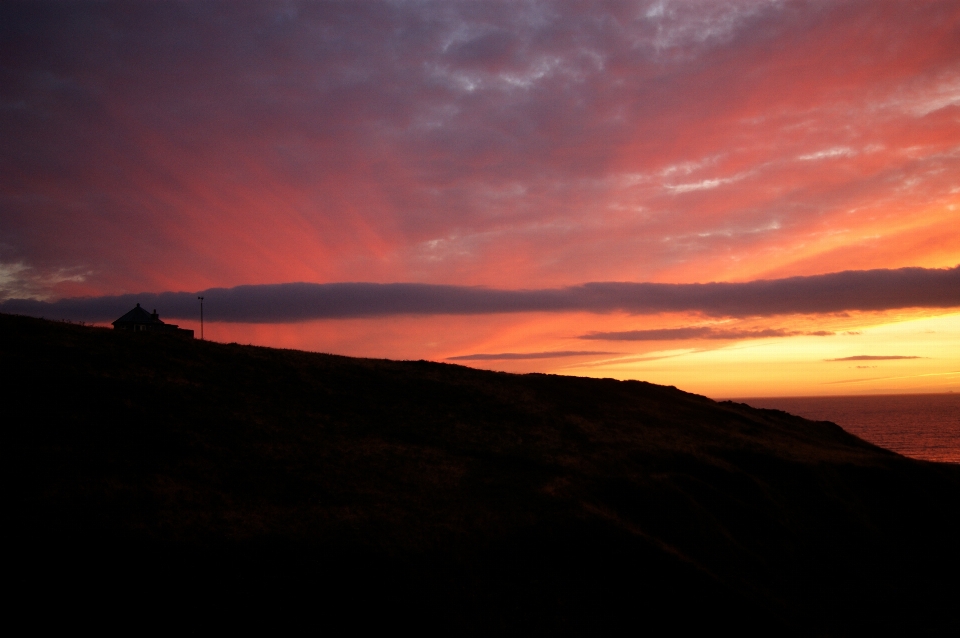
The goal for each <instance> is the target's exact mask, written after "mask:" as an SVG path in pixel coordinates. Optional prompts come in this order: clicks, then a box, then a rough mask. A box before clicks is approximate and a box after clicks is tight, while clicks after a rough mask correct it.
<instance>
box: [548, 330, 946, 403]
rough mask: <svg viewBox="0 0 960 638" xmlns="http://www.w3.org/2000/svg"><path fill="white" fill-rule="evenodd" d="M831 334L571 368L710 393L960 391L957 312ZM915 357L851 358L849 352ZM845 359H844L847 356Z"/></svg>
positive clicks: (656, 354) (671, 352)
mask: <svg viewBox="0 0 960 638" xmlns="http://www.w3.org/2000/svg"><path fill="white" fill-rule="evenodd" d="M850 332H852V333H855V334H849V333H841V334H837V335H835V336H831V337H817V336H798V337H785V338H775V339H758V340H756V341H751V342H739V343H736V344H730V345H727V346H724V347H720V348H715V349H710V350H696V349H690V350H686V351H683V350H669V351H667V350H665V351H657V352H647V353H645V354H644V355H643V356H642V357H636V356H634V357H622V358H620V359H608V360H606V361H604V362H602V363H600V364H599V365H581V366H576V369H574V368H573V367H571V368H569V369H567V370H566V371H565V372H566V373H567V374H582V375H585V376H592V377H613V378H619V379H642V380H646V381H650V382H653V383H660V384H666V385H675V386H677V387H679V388H682V389H684V390H688V391H691V392H697V393H700V394H706V395H708V396H712V397H737V396H740V397H743V396H800V395H841V394H871V393H893V392H949V391H956V390H960V314H950V315H941V316H937V317H926V318H920V319H911V320H907V321H896V322H891V323H886V324H880V325H876V326H871V327H867V328H863V329H860V330H856V331H850ZM863 356H867V357H911V358H901V359H894V358H889V359H887V358H884V359H862V360H858V359H850V358H851V357H863ZM844 359H846V360H844Z"/></svg>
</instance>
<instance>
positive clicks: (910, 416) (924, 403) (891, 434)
mask: <svg viewBox="0 0 960 638" xmlns="http://www.w3.org/2000/svg"><path fill="white" fill-rule="evenodd" d="M735 400H736V401H739V402H741V403H746V404H747V405H751V406H753V407H755V408H774V409H777V410H783V411H785V412H790V413H791V414H796V415H798V416H802V417H804V418H806V419H812V420H815V421H833V422H834V423H836V424H837V425H839V426H840V427H842V428H843V429H844V430H846V431H847V432H850V433H851V434H855V435H856V436H859V437H860V438H861V439H864V440H866V441H870V442H871V443H874V444H876V445H879V446H880V447H885V448H887V449H888V450H893V451H894V452H899V453H900V454H903V455H904V456H909V457H912V458H915V459H924V460H927V461H945V462H949V463H960V393H950V394H891V395H870V396H850V397H783V398H770V397H764V398H762V399H735Z"/></svg>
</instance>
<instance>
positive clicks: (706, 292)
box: [0, 0, 960, 398]
mask: <svg viewBox="0 0 960 638" xmlns="http://www.w3.org/2000/svg"><path fill="white" fill-rule="evenodd" d="M958 222H960V4H957V3H956V2H955V1H954V0H951V1H946V2H915V1H912V2H894V1H890V2H875V1H863V2H856V1H850V2H839V1H838V2H799V1H798V2H792V1H791V2H780V1H750V2H747V1H742V2H741V1H730V2H722V1H719V0H715V1H709V2H679V1H674V2H667V1H661V0H656V1H642V2H521V1H512V2H492V1H491V2H456V1H452V0H445V1H442V2H401V1H393V2H373V1H365V2H342V3H341V2H309V3H299V2H136V1H128V2H59V3H50V2H41V1H31V2H16V1H6V2H3V3H2V4H0V312H17V313H21V314H28V315H33V316H43V317H47V318H55V319H66V320H70V321H84V322H89V323H95V324H98V325H109V323H110V321H112V319H114V318H116V317H119V316H120V315H121V314H123V313H124V312H126V310H129V309H130V308H131V307H132V306H133V305H134V304H135V303H142V304H143V305H144V306H145V307H148V309H150V310H152V309H154V308H156V309H157V311H158V312H159V313H160V316H161V318H162V319H164V320H166V321H170V322H173V323H177V324H179V325H180V326H181V327H186V328H192V329H196V330H198V331H199V305H198V302H197V300H196V297H197V296H198V295H203V296H204V297H205V301H204V303H205V306H204V313H205V319H206V321H205V325H204V334H205V336H206V337H207V338H209V339H212V340H215V341H223V342H239V343H252V344H257V345H266V346H274V347H284V348H299V349H305V350H312V351H320V352H333V353H337V354H344V355H350V356H365V357H384V358H394V359H428V360H433V361H442V362H447V363H455V364H459V365H469V366H473V367H479V368H486V369H493V370H503V371H508V372H545V373H556V374H572V375H580V376H598V377H613V378H621V379H642V380H647V381H651V382H655V383H662V384H666V385H674V386H677V387H680V388H682V389H684V390H688V391H691V392H697V393H701V394H706V395H708V396H711V397H715V398H726V397H758V396H791V395H827V394H869V393H889V392H949V391H955V390H957V391H960V223H958Z"/></svg>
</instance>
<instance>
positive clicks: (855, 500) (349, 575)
mask: <svg viewBox="0 0 960 638" xmlns="http://www.w3.org/2000/svg"><path fill="white" fill-rule="evenodd" d="M0 361H2V364H3V369H4V382H3V384H2V385H0V387H2V393H3V394H2V405H3V406H4V407H3V414H4V419H3V421H4V433H5V437H6V440H5V443H4V447H5V449H6V450H8V452H7V457H8V458H10V459H11V468H10V475H11V476H12V477H13V490H12V492H13V498H12V501H13V505H12V512H11V514H12V515H11V516H10V518H9V520H10V523H9V526H10V527H11V528H12V539H13V540H12V541H10V542H12V543H13V547H15V548H16V556H17V557H18V559H17V561H16V565H15V567H14V570H13V571H12V572H9V573H8V575H9V576H10V577H11V578H13V580H14V581H16V582H17V583H20V584H21V586H22V588H24V591H41V592H43V595H45V596H48V597H49V598H50V600H51V601H59V602H56V604H63V601H64V600H68V599H69V600H78V599H84V597H85V596H94V595H97V596H100V595H106V594H103V591H110V592H112V593H111V594H110V596H113V598H110V600H111V601H115V600H117V598H116V597H118V596H119V597H126V599H128V600H130V599H135V600H138V601H143V600H145V599H147V598H150V597H157V596H162V595H163V594H162V592H166V594H167V595H171V594H170V592H177V594H176V595H183V596H184V598H185V599H189V600H191V601H193V602H194V603H196V601H198V600H208V599H209V597H211V596H214V595H221V594H223V593H224V592H232V594H233V595H234V598H233V600H235V601H237V600H242V601H247V603H249V601H254V602H253V603H250V609H254V608H257V605H260V606H261V607H262V606H263V605H264V604H266V603H265V601H268V600H273V601H276V600H278V599H282V600H283V604H284V605H286V606H287V607H295V608H302V609H309V610H311V613H315V614H317V615H318V622H321V623H332V622H334V619H340V620H343V618H342V616H343V615H344V614H346V613H347V612H345V611H344V610H346V609H354V608H355V607H356V606H357V605H362V606H363V608H364V609H365V610H366V612H365V613H364V614H361V616H358V617H357V618H356V622H357V623H359V624H361V625H362V624H364V623H370V622H377V623H381V622H382V623H383V624H385V625H393V626H401V625H405V624H407V623H408V622H411V621H412V622H417V623H421V624H426V625H433V626H436V627H438V628H440V629H445V630H447V631H448V632H451V633H464V632H467V631H470V630H476V631H479V632H487V631H498V632H499V631H504V630H519V631H522V632H524V633H537V632H546V633H564V632H571V633H584V632H588V631H595V630H597V629H601V630H602V629H610V628H612V627H627V628H630V627H633V628H634V629H635V632H632V633H654V634H656V633H670V634H674V633H682V632H683V631H684V630H685V629H690V628H700V629H716V628H720V627H725V626H726V627H733V628H737V629H739V630H741V633H743V632H748V633H753V632H758V633H765V634H768V635H783V634H801V635H821V634H822V635H845V634H861V633H889V632H891V631H904V632H907V633H913V634H916V633H925V632H926V633H936V632H943V633H947V632H949V630H950V628H952V627H954V628H955V627H956V623H957V620H958V613H957V605H956V601H957V593H958V586H957V584H956V574H957V573H960V572H958V569H957V568H958V567H960V550H958V546H957V544H958V539H960V523H958V521H960V467H956V466H951V465H945V464H936V463H928V462H921V461H915V460H911V459H907V458H904V457H902V456H899V455H897V454H894V453H892V452H888V451H886V450H883V449H881V448H878V447H875V446H873V445H870V444H868V443H866V442H864V441H862V440H860V439H857V438H856V437H854V436H852V435H850V434H847V433H846V432H844V431H843V430H842V429H840V428H839V427H838V426H836V425H833V424H831V423H827V422H812V421H806V420H804V419H801V418H799V417H794V416H791V415H789V414H787V413H785V412H779V411H775V410H757V409H753V408H750V407H748V406H746V405H743V404H737V403H730V402H724V403H717V402H714V401H712V400H710V399H707V398H705V397H702V396H697V395H694V394H689V393H686V392H682V391H680V390H678V389H676V388H673V387H664V386H658V385H652V384H649V383H642V382H638V381H626V382H624V381H615V380H610V379H588V378H575V377H564V376H550V375H542V374H527V375H515V374H504V373H496V372H487V371H481V370H474V369H471V368H466V367H461V366H457V365H450V364H440V363H430V362H425V361H387V360H372V359H354V358H348V357H341V356H333V355H325V354H314V353H307V352H300V351H293V350H277V349H271V348H261V347H251V346H241V345H237V344H218V343H211V342H202V341H194V340H184V339H170V338H166V337H164V336H163V335H161V334H157V335H152V334H149V333H143V334H140V333H133V332H124V331H111V330H107V329H102V328H90V327H83V326H78V325H72V324H66V323H54V322H49V321H43V320H39V319H30V318H26V317H18V316H10V315H0ZM91 574H95V575H96V581H97V582H98V583H103V582H109V583H111V584H110V585H109V586H107V589H106V590H103V589H102V587H103V585H98V587H100V588H101V589H97V588H93V589H94V590H96V591H93V590H91V588H90V587H89V586H88V585H85V583H88V582H89V579H90V578H91ZM31 588H32V589H31ZM184 592H188V593H184ZM58 597H59V598H58ZM78 597H79V598H78ZM111 604H112V603H111ZM245 604H246V603H245ZM225 613H226V612H225ZM231 613H233V612H231ZM325 626H329V625H325Z"/></svg>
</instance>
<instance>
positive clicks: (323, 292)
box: [0, 266, 960, 339]
mask: <svg viewBox="0 0 960 638" xmlns="http://www.w3.org/2000/svg"><path fill="white" fill-rule="evenodd" d="M198 294H201V295H203V296H205V297H206V305H205V308H206V312H207V317H208V318H209V319H210V320H211V321H225V322H240V323H291V322H299V321H310V320H313V319H345V318H358V317H385V316H394V315H442V314H452V315H475V314H492V313H513V312H571V311H579V312H596V313H607V312H616V311H620V312H628V313H633V314H656V313H661V312H697V313H702V314H704V315H709V316H718V317H721V316H725V317H749V316H771V315H783V314H817V313H833V312H842V311H846V310H871V311H873V310H889V309H895V308H910V307H922V308H953V307H960V266H957V267H954V268H948V269H927V268H901V269H899V270H850V271H845V272H838V273H831V274H827V275H814V276H810V277H790V278H787V279H772V280H759V281H751V282H746V283H707V284H660V283H625V282H605V283H587V284H582V285H579V286H569V287H566V288H550V289H539V290H499V289H494V288H483V287H467V286H445V285H432V284H413V283H395V284H374V283H330V284H311V283H286V284H266V285H256V286H237V287H235V288H211V289H208V290H204V291H200V292H197V293H193V292H163V293H143V294H130V295H119V296H110V297H91V298H71V299H61V300H60V301H55V302H44V301H36V300H29V299H8V300H6V301H3V302H0V312H7V313H17V314H25V315H33V316H44V317H48V318H55V319H69V320H74V321H80V320H83V321H110V320H112V319H114V318H116V317H119V316H120V315H121V314H123V313H124V312H126V311H127V310H129V309H130V308H131V307H132V306H133V305H134V304H136V303H140V304H141V305H143V306H144V307H147V308H150V309H153V308H156V309H158V310H159V311H160V314H161V316H168V317H174V318H181V319H182V318H194V317H196V316H197V315H198V305H197V295H198ZM670 330H677V331H680V332H674V333H663V332H662V331H646V332H647V335H646V336H647V337H648V338H649V337H653V338H655V339H656V338H659V339H664V338H671V339H685V338H718V339H726V338H747V337H751V336H753V337H763V336H785V335H784V334H783V333H778V332H777V331H763V330H760V331H743V332H741V333H740V334H737V332H736V331H729V332H727V334H726V335H725V336H716V337H712V336H711V335H716V334H720V333H721V331H715V332H706V331H704V330H705V329H702V328H675V329H670ZM697 331H701V332H697ZM610 334H615V333H610ZM624 334H627V333H624ZM640 334H641V335H642V334H643V333H642V332H641V333H640ZM664 334H667V335H669V336H663V335H664ZM812 334H815V333H812ZM658 335H660V336H658ZM586 338H601V337H597V336H592V337H591V336H589V335H588V336H586Z"/></svg>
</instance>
